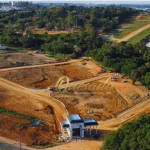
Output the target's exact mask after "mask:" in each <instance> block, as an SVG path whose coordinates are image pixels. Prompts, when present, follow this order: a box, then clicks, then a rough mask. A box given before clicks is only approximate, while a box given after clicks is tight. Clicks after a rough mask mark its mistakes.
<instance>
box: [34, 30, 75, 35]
mask: <svg viewBox="0 0 150 150" xmlns="http://www.w3.org/2000/svg"><path fill="white" fill-rule="evenodd" d="M32 32H33V33H35V34H44V33H47V34H51V35H52V34H68V33H70V32H73V31H72V30H68V31H66V30H65V31H47V30H45V29H32Z"/></svg>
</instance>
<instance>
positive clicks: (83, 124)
mask: <svg viewBox="0 0 150 150" xmlns="http://www.w3.org/2000/svg"><path fill="white" fill-rule="evenodd" d="M97 125H98V123H97V122H96V120H94V119H85V120H83V119H82V118H81V117H80V115H78V114H71V115H68V117H67V120H65V121H63V122H61V131H62V135H63V137H64V138H65V139H68V138H69V139H72V138H84V134H85V133H86V135H91V131H92V129H94V127H95V130H96V132H95V134H97Z"/></svg>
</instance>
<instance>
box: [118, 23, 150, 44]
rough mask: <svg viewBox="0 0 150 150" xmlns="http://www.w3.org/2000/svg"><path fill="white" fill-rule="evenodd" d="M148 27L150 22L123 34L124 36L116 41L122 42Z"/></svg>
mask: <svg viewBox="0 0 150 150" xmlns="http://www.w3.org/2000/svg"><path fill="white" fill-rule="evenodd" d="M148 28H150V24H148V25H145V26H143V27H141V28H139V29H137V30H136V31H133V32H131V33H130V34H128V35H127V36H125V37H123V38H121V39H119V40H117V41H116V42H117V43H120V42H122V41H128V40H129V39H131V38H132V37H134V36H136V35H138V34H139V33H141V32H142V31H144V30H146V29H148Z"/></svg>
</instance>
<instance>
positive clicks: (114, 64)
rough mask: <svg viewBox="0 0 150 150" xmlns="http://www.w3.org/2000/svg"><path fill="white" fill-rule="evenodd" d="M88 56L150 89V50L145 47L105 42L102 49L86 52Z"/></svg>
mask: <svg viewBox="0 0 150 150" xmlns="http://www.w3.org/2000/svg"><path fill="white" fill-rule="evenodd" d="M86 55H87V56H90V57H92V58H94V59H95V60H96V61H98V62H100V63H101V64H102V65H103V66H105V67H108V68H109V69H110V70H112V71H114V72H120V73H122V74H123V75H126V76H128V77H130V78H131V79H132V83H133V84H135V82H136V81H141V82H142V83H143V84H144V85H146V86H147V88H150V48H148V47H146V46H145V45H142V44H140V43H139V44H137V45H131V44H129V43H127V42H122V43H120V44H115V43H112V42H105V43H104V44H103V45H102V47H101V48H98V49H94V50H89V51H86Z"/></svg>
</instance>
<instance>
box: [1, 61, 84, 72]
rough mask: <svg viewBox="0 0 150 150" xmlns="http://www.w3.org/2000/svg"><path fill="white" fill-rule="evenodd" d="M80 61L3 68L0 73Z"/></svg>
mask: <svg viewBox="0 0 150 150" xmlns="http://www.w3.org/2000/svg"><path fill="white" fill-rule="evenodd" d="M81 60H82V59H78V60H70V61H66V62H60V63H52V64H42V65H33V66H21V67H12V68H3V69H0V72H3V71H9V70H18V69H27V68H37V67H46V66H59V65H67V64H70V63H75V62H78V61H81Z"/></svg>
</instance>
